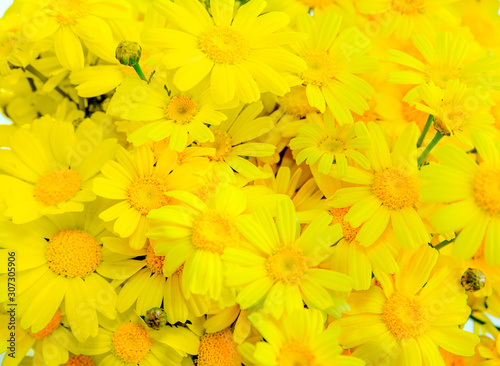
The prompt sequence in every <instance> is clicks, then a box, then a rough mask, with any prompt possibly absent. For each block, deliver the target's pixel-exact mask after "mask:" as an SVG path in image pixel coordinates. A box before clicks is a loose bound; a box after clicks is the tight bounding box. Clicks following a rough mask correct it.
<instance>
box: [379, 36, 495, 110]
mask: <svg viewBox="0 0 500 366" xmlns="http://www.w3.org/2000/svg"><path fill="white" fill-rule="evenodd" d="M412 43H413V44H414V46H415V47H416V48H417V50H418V53H419V54H420V55H418V58H416V57H414V56H411V55H409V54H407V53H405V52H402V51H399V50H389V51H388V53H389V55H388V56H387V59H388V60H390V61H393V62H396V63H398V64H400V65H402V66H403V67H404V68H405V69H404V70H401V71H393V72H390V73H389V80H388V81H389V82H390V83H395V84H408V85H421V84H425V83H426V82H427V83H428V82H431V81H432V82H433V83H434V84H435V85H437V86H439V87H441V88H445V86H446V83H447V82H448V80H459V81H460V82H463V83H465V84H467V86H468V87H478V88H479V89H478V93H479V95H480V96H482V95H485V94H487V91H488V89H491V88H492V87H495V88H496V84H497V83H498V76H496V75H494V74H495V73H496V72H495V70H497V69H498V67H499V66H498V65H499V63H498V60H497V58H496V57H493V56H492V55H489V54H488V53H487V52H484V51H483V52H482V53H479V54H478V53H477V52H475V51H474V47H473V43H472V42H471V41H470V40H468V39H466V38H464V37H463V36H461V35H460V34H452V33H451V32H439V33H438V34H437V36H436V37H435V38H434V37H433V38H429V37H425V36H413V37H412ZM437 50H439V51H437ZM405 100H406V101H409V102H415V101H418V100H419V99H418V92H417V90H416V89H415V88H412V89H410V91H409V92H408V93H407V95H406V97H405Z"/></svg>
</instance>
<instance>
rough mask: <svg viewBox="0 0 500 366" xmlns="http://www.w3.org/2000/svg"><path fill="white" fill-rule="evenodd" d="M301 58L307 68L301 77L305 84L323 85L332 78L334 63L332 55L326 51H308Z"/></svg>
mask: <svg viewBox="0 0 500 366" xmlns="http://www.w3.org/2000/svg"><path fill="white" fill-rule="evenodd" d="M302 58H303V59H304V61H305V62H306V63H307V70H306V71H304V72H303V73H302V79H303V80H304V82H305V83H306V84H314V85H318V86H323V85H325V84H326V83H328V82H329V81H330V80H331V79H333V77H334V75H335V65H334V62H333V57H331V56H330V55H329V54H328V53H326V52H317V51H310V52H308V53H306V54H304V55H302Z"/></svg>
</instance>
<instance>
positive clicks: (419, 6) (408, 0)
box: [391, 0, 425, 14]
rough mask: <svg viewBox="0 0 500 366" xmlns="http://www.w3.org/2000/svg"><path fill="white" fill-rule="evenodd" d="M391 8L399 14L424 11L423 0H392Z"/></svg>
mask: <svg viewBox="0 0 500 366" xmlns="http://www.w3.org/2000/svg"><path fill="white" fill-rule="evenodd" d="M391 5H392V9H393V10H394V11H396V12H398V13H401V14H417V13H422V12H423V11H424V5H425V1H424V0H392V3H391Z"/></svg>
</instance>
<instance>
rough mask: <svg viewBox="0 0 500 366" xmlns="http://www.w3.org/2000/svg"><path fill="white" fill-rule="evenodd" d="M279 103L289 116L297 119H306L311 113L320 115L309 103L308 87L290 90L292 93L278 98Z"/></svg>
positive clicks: (301, 86)
mask: <svg viewBox="0 0 500 366" xmlns="http://www.w3.org/2000/svg"><path fill="white" fill-rule="evenodd" d="M278 103H279V104H280V106H281V108H283V110H284V111H285V113H287V114H291V115H294V116H297V117H301V118H302V117H305V116H307V115H308V114H309V113H318V112H319V111H318V110H317V109H316V108H314V107H311V106H310V105H309V102H308V101H307V95H306V87H305V86H303V85H297V86H294V87H292V88H291V89H290V92H288V93H286V94H285V95H284V96H282V97H280V98H278Z"/></svg>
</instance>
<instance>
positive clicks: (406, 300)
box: [382, 292, 428, 339]
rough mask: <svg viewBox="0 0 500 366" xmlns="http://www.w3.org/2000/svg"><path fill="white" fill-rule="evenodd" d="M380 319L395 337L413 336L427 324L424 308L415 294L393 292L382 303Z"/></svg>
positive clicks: (417, 334)
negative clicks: (383, 303)
mask: <svg viewBox="0 0 500 366" xmlns="http://www.w3.org/2000/svg"><path fill="white" fill-rule="evenodd" d="M382 319H383V320H384V322H385V324H386V325H387V328H389V330H390V331H391V333H392V334H393V335H394V336H395V337H396V338H397V339H407V338H415V337H418V336H420V335H422V334H423V333H424V332H425V331H426V330H427V326H428V322H427V320H426V317H425V309H424V307H423V306H422V304H421V302H420V300H419V298H418V297H416V296H410V295H407V294H403V293H400V292H394V293H393V294H392V296H391V297H390V299H388V300H387V302H386V303H385V305H384V308H383V312H382Z"/></svg>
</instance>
